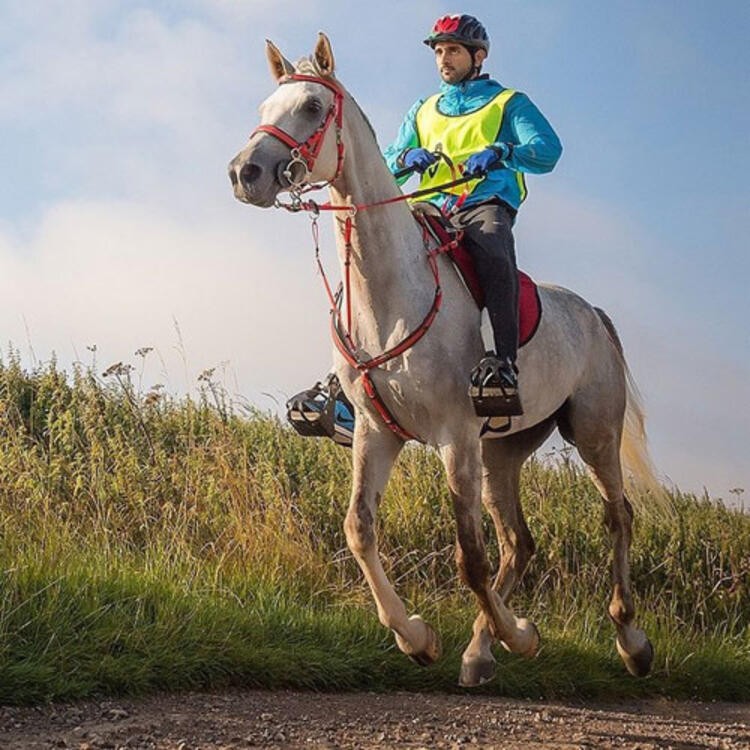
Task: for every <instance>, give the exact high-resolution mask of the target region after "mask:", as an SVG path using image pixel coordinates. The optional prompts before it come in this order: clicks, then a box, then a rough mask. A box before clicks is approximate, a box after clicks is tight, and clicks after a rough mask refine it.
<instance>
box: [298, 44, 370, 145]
mask: <svg viewBox="0 0 750 750" xmlns="http://www.w3.org/2000/svg"><path fill="white" fill-rule="evenodd" d="M294 69H295V71H296V72H297V73H301V74H302V75H308V76H318V77H321V76H324V75H326V76H327V75H329V74H328V73H323V71H322V70H321V69H320V67H319V66H318V63H317V61H316V60H315V58H314V57H313V56H310V57H300V59H299V60H297V62H296V63H295V64H294ZM330 77H331V78H333V80H334V81H336V83H339V80H338V79H337V78H336V76H330ZM339 85H340V83H339ZM342 88H343V87H342ZM346 95H347V97H348V98H349V99H350V101H351V102H352V103H353V104H354V106H355V107H356V108H357V110H358V111H359V114H360V115H361V117H362V119H363V120H364V121H365V124H366V125H367V127H368V129H369V130H370V133H372V137H373V138H374V139H375V143H376V144H377V143H378V135H377V133H376V132H375V128H374V127H373V126H372V123H371V122H370V118H369V117H368V116H367V115H366V114H365V113H364V110H363V109H362V107H360V106H359V104H357V100H356V99H355V98H354V97H353V96H352V95H351V93H350V92H349V91H346ZM378 148H380V145H379V144H378Z"/></svg>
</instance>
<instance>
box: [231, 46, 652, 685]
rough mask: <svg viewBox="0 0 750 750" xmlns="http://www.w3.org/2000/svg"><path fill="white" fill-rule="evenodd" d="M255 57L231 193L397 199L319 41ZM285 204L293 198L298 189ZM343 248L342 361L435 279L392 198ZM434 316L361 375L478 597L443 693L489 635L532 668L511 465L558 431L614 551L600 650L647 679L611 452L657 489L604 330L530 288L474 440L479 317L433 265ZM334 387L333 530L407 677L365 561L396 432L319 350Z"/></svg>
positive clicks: (384, 596) (406, 216)
mask: <svg viewBox="0 0 750 750" xmlns="http://www.w3.org/2000/svg"><path fill="white" fill-rule="evenodd" d="M266 53H267V57H268V62H269V65H270V69H271V73H272V75H273V77H274V79H275V80H276V81H277V83H278V84H279V85H278V86H277V88H276V90H275V91H274V92H273V93H272V94H271V96H269V97H268V98H267V99H266V100H265V101H264V102H263V104H262V105H261V108H260V114H261V125H260V126H259V128H258V129H257V130H256V131H254V132H253V134H252V136H251V137H250V140H249V142H248V144H247V145H246V146H245V147H244V148H243V149H242V151H240V152H239V154H238V155H237V156H236V157H235V158H234V159H233V160H232V161H231V163H230V165H229V174H230V178H231V181H232V185H233V188H234V194H235V197H236V198H237V199H238V200H240V201H242V202H244V203H251V204H253V205H256V206H261V207H269V206H272V205H273V204H274V202H275V201H276V200H277V196H278V195H279V194H280V193H281V192H283V191H286V190H290V188H291V190H290V192H292V194H293V196H294V195H295V194H296V192H297V191H298V190H299V189H300V188H301V187H303V186H307V185H309V184H314V183H319V182H323V183H324V184H327V185H328V186H329V191H330V201H331V204H333V205H335V206H338V207H345V206H350V205H352V204H353V203H357V204H366V203H370V202H381V201H385V200H388V199H391V198H397V197H398V196H399V195H400V194H401V192H400V190H399V188H398V186H397V185H396V182H395V180H394V178H393V176H392V175H391V173H390V172H389V171H388V168H387V167H386V164H385V161H384V160H383V157H382V156H381V153H380V150H379V148H378V144H377V142H376V138H375V135H374V133H373V130H372V127H371V126H370V124H369V122H368V121H367V118H366V117H365V115H364V114H363V112H362V111H361V110H360V108H359V107H358V106H357V104H356V102H355V101H354V99H353V98H352V97H351V96H350V95H349V94H348V93H347V92H346V90H345V89H344V88H343V87H342V86H341V84H340V83H339V82H338V80H337V79H336V78H335V77H334V58H333V53H332V50H331V45H330V42H329V40H328V38H327V37H326V36H325V35H324V34H320V35H319V38H318V41H317V45H316V47H315V51H314V53H313V55H312V56H311V57H310V58H309V59H307V58H306V59H302V60H300V61H299V62H298V63H297V65H296V67H295V66H294V65H292V64H291V63H290V62H289V61H288V60H287V59H286V58H285V57H284V56H283V55H282V54H281V53H280V52H279V50H278V49H277V48H276V47H275V46H274V45H273V44H272V43H271V42H267V47H266ZM297 199H299V196H298V195H297ZM347 215H348V216H350V218H353V221H352V231H351V233H350V234H351V237H350V241H349V243H348V245H349V250H348V253H349V255H350V260H351V263H350V265H349V266H348V267H346V268H344V264H346V262H347V242H346V241H345V239H344V237H343V234H344V233H343V232H342V231H338V232H337V238H338V239H337V244H338V253H339V257H340V261H341V263H342V273H344V272H346V273H347V274H350V278H351V288H350V297H351V330H350V334H351V341H352V344H353V346H354V347H355V348H356V356H357V358H358V360H359V361H363V360H367V359H368V358H371V357H375V356H377V355H378V354H380V353H382V352H384V351H386V350H388V349H390V348H391V347H394V346H396V345H397V344H398V343H399V342H401V341H403V340H404V339H405V338H406V337H407V336H408V334H409V332H411V331H414V330H415V329H417V328H418V327H419V326H420V324H421V323H422V322H423V320H424V319H425V316H426V314H427V312H428V311H429V310H430V309H431V305H433V301H434V299H435V290H436V282H435V278H434V276H433V273H432V272H431V270H430V267H429V265H428V263H427V260H426V254H425V244H424V238H423V235H422V231H421V229H420V228H419V226H418V225H417V223H416V222H415V220H414V218H413V216H412V214H411V211H410V210H409V208H408V207H407V205H406V204H405V203H403V202H396V203H389V204H387V205H379V206H376V207H372V208H370V209H369V210H360V211H358V212H356V215H354V214H353V212H352V213H351V214H349V213H347V212H345V211H342V212H340V213H338V214H335V219H336V223H337V225H338V226H339V229H340V228H341V226H342V225H343V223H344V222H343V220H342V216H347ZM437 263H438V269H439V271H440V284H441V286H442V291H443V299H444V302H443V305H442V308H441V309H440V312H439V314H438V315H437V316H436V317H435V319H434V322H433V323H432V326H431V328H430V330H429V332H428V333H427V334H426V335H425V336H424V337H423V338H421V339H420V340H419V341H418V342H416V343H415V344H414V345H413V346H412V347H411V348H409V349H408V350H407V351H405V352H403V354H400V355H399V356H396V357H394V358H391V359H390V360H389V361H387V362H386V363H384V364H383V365H382V366H380V367H378V368H376V369H374V370H372V371H371V375H372V382H373V383H374V385H375V386H376V388H377V390H378V392H379V394H380V398H381V400H382V402H383V404H384V405H385V407H386V408H387V410H388V411H389V412H390V414H391V415H393V417H394V418H395V420H396V421H397V422H398V425H400V427H401V428H402V429H403V430H405V431H407V432H408V433H410V434H411V435H414V436H417V437H418V438H419V439H420V440H421V441H422V442H424V443H425V444H428V445H431V446H433V447H434V448H435V449H437V451H438V452H439V455H440V457H441V459H442V461H443V463H444V465H445V470H446V475H447V479H448V486H449V488H450V494H451V498H452V501H453V505H454V511H455V517H456V524H457V548H456V560H457V564H458V568H459V572H460V575H461V577H462V580H463V581H464V582H465V583H466V584H467V585H468V586H469V587H470V588H471V590H472V591H473V592H474V594H475V595H476V597H477V600H478V602H479V607H480V612H479V615H478V617H477V619H476V621H475V622H474V628H473V637H472V639H471V642H470V643H469V645H468V647H467V648H466V650H465V652H464V654H463V658H462V666H461V674H460V682H461V684H462V685H465V686H472V685H478V684H480V683H482V682H485V681H486V680H488V679H490V678H491V677H492V676H493V674H494V670H495V659H494V657H493V655H492V652H491V645H492V642H493V639H497V640H499V641H500V642H501V643H502V645H503V646H504V647H505V648H506V649H508V650H509V651H512V652H514V653H518V654H522V655H524V656H533V655H534V654H535V653H536V651H537V649H538V646H539V633H538V631H537V628H536V626H535V625H534V624H533V623H531V622H529V621H528V620H526V619H524V618H520V617H517V616H516V615H515V614H514V613H513V612H512V611H511V609H510V607H509V605H508V600H509V597H510V594H511V592H512V590H513V588H514V586H515V585H516V584H517V582H518V581H519V579H520V578H521V576H522V574H523V572H524V569H525V568H526V566H527V564H528V562H529V560H530V558H531V556H532V554H533V551H534V542H533V540H532V538H531V534H530V533H529V529H528V527H527V525H526V522H525V521H524V518H523V513H522V510H521V505H520V500H519V477H520V472H521V466H522V465H523V463H524V461H525V460H526V459H527V458H528V456H529V455H530V454H531V453H532V452H533V451H534V450H535V449H536V448H537V447H539V445H540V444H541V443H542V442H543V441H544V440H545V439H546V438H547V437H548V436H549V435H550V433H551V432H552V431H553V429H554V428H555V427H557V428H558V429H559V430H560V432H561V433H562V435H563V436H564V437H565V438H566V439H567V440H568V441H570V442H572V443H574V444H575V445H576V447H577V449H578V452H579V453H580V455H581V458H582V459H583V461H584V462H585V463H586V464H587V466H588V467H589V469H590V473H591V475H592V478H593V480H594V482H595V483H596V486H597V488H598V489H599V491H600V493H601V495H602V498H603V500H604V510H605V522H606V525H607V527H608V529H609V530H610V532H611V535H612V539H613V545H614V562H613V588H614V590H613V594H612V598H611V601H610V604H609V616H610V617H611V619H612V621H613V622H614V625H615V628H616V631H617V636H616V643H617V650H618V652H619V653H620V656H621V657H622V659H623V661H624V663H625V665H626V667H627V669H628V670H629V671H630V672H631V673H632V674H634V675H637V676H642V675H645V674H647V673H648V671H649V669H650V667H651V662H652V659H653V649H652V646H651V643H650V642H649V640H648V638H647V637H646V635H645V634H644V632H643V631H642V630H641V629H639V628H638V627H636V625H635V623H634V618H635V611H634V607H633V599H632V596H631V590H630V575H629V563H628V550H629V546H630V539H631V522H632V509H631V506H630V503H629V502H628V500H627V498H626V497H625V495H624V489H623V471H622V468H621V466H622V464H621V457H622V459H623V462H624V463H625V465H626V468H628V470H629V471H630V472H631V473H633V474H635V475H636V476H639V475H640V477H641V478H642V479H644V480H649V481H652V482H653V483H654V485H655V484H656V481H655V479H654V476H653V473H652V472H651V470H650V468H649V467H650V463H649V460H648V456H647V453H646V446H645V437H644V432H643V418H644V417H643V410H642V408H641V407H640V405H639V403H638V399H637V394H636V391H635V389H634V386H633V385H632V382H631V380H630V376H629V373H628V369H627V365H626V364H625V360H624V358H623V353H622V347H621V345H620V342H619V340H618V337H617V334H616V332H615V329H614V326H613V325H612V323H611V322H610V320H609V318H608V317H607V316H606V315H605V314H604V313H603V312H602V311H601V310H599V309H597V308H594V307H592V306H591V305H590V304H589V303H588V302H586V301H585V300H583V299H581V297H579V296H577V295H576V294H574V293H573V292H570V291H568V290H566V289H562V288H560V287H556V286H548V285H540V290H539V293H540V298H541V302H542V309H543V315H542V319H541V323H540V325H539V328H538V330H537V332H536V334H535V335H534V337H533V339H532V340H531V341H530V342H529V343H528V344H527V345H525V346H524V347H523V348H522V349H521V350H520V352H519V359H518V364H519V369H520V383H519V390H520V395H521V399H522V402H523V405H524V410H525V413H524V415H523V416H522V417H519V418H514V419H513V425H512V428H511V430H510V431H509V432H508V433H507V434H506V435H505V436H504V437H502V438H500V439H495V440H480V439H479V431H480V427H481V424H482V420H481V419H480V418H478V417H477V416H476V415H475V413H474V409H473V406H472V402H471V400H470V398H469V396H468V395H467V385H468V383H467V378H468V373H469V372H470V370H471V368H472V367H473V366H474V364H475V363H476V362H477V360H478V358H479V357H480V355H481V354H482V352H483V347H482V341H481V335H480V313H479V310H478V309H477V306H476V304H475V303H474V301H473V299H472V298H471V296H470V295H469V293H468V292H467V290H466V288H465V286H464V285H463V283H462V282H461V280H460V279H459V277H458V275H457V273H456V272H455V270H454V268H453V267H452V264H451V263H450V262H449V261H448V260H447V259H446V258H445V257H442V256H441V257H438V258H437ZM334 363H335V368H336V372H337V374H338V377H339V379H340V381H341V383H342V386H343V389H344V391H345V393H346V395H347V396H348V398H349V399H350V400H351V402H352V403H353V404H354V406H355V409H356V426H355V431H354V444H353V449H352V462H353V487H352V494H351V502H350V505H349V510H348V512H347V515H346V520H345V524H344V528H345V531H346V539H347V543H348V546H349V548H350V549H351V551H352V553H353V555H354V556H355V558H356V560H357V562H358V563H359V565H360V567H361V569H362V571H363V573H364V575H365V578H366V579H367V583H368V584H369V586H370V588H371V590H372V594H373V596H374V598H375V603H376V605H377V610H378V616H379V618H380V622H381V623H382V624H383V625H385V626H386V627H388V628H390V629H391V630H392V631H393V632H394V634H395V637H396V641H397V643H398V646H399V648H400V649H401V650H402V651H403V652H404V653H406V654H407V655H409V656H410V657H411V658H412V659H414V660H415V661H416V662H418V663H419V664H422V665H427V664H430V663H431V662H433V661H434V660H435V659H437V658H438V656H439V655H440V642H439V639H438V637H437V635H436V633H435V631H434V630H433V629H432V627H431V626H430V625H429V624H428V623H426V622H425V621H424V620H423V619H422V618H421V617H419V616H418V615H412V616H411V617H409V616H408V614H407V611H406V607H405V606H404V603H403V601H402V600H401V599H400V598H399V597H398V595H397V594H396V592H395V590H394V588H393V586H392V584H391V583H390V581H389V580H388V578H387V576H386V574H385V572H384V570H383V567H382V564H381V561H380V557H379V554H378V549H377V540H376V536H375V531H374V521H375V514H376V513H377V510H378V506H379V503H380V500H381V497H382V493H383V490H384V488H385V485H386V482H387V480H388V477H389V475H390V472H391V469H392V467H393V464H394V461H395V460H396V457H397V456H398V454H399V451H400V450H401V449H402V447H403V445H404V442H405V441H404V438H403V434H402V436H399V435H398V434H395V433H394V431H392V430H391V429H389V428H388V427H387V426H386V424H385V423H384V420H383V417H382V414H381V413H380V412H379V411H378V410H377V409H376V408H374V403H373V401H372V399H371V398H370V397H369V396H368V395H367V393H366V392H365V388H364V384H363V379H362V378H361V377H360V371H359V370H357V369H356V368H355V367H353V366H352V364H351V358H348V357H345V356H343V355H342V353H341V351H340V350H339V349H335V350H334ZM482 503H484V506H485V507H486V509H487V510H488V511H489V513H490V515H491V516H492V519H493V521H494V523H495V526H496V530H497V537H498V541H499V545H500V550H501V560H500V566H499V571H498V574H497V577H496V578H495V580H494V582H493V581H492V580H491V577H490V565H489V562H488V559H487V554H486V551H485V541H484V538H483V533H482V526H481V504H482Z"/></svg>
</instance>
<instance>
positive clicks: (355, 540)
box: [344, 419, 441, 666]
mask: <svg viewBox="0 0 750 750" xmlns="http://www.w3.org/2000/svg"><path fill="white" fill-rule="evenodd" d="M402 446H403V443H402V442H401V441H400V440H399V439H398V438H396V437H395V436H394V435H392V434H391V433H384V432H376V431H372V430H371V429H370V428H369V426H367V425H366V420H365V419H361V420H360V419H358V420H357V422H356V427H355V437H354V445H353V456H352V460H353V469H354V470H353V477H352V494H351V501H350V503H349V509H348V511H347V514H346V519H345V521H344V531H345V533H346V541H347V545H348V547H349V549H350V550H351V552H352V554H353V555H354V558H355V559H356V561H357V563H358V564H359V567H360V568H361V570H362V572H363V573H364V576H365V579H366V580H367V583H368V585H369V586H370V590H371V591H372V595H373V598H374V599H375V604H376V606H377V610H378V619H379V620H380V622H381V623H382V624H383V625H385V627H387V628H390V629H391V630H392V631H393V633H394V635H395V638H396V643H397V644H398V647H399V648H400V649H401V651H403V652H404V653H405V654H406V655H407V656H409V657H410V658H411V659H413V660H414V661H416V662H417V663H418V664H420V665H421V666H427V665H429V664H431V663H432V662H434V661H435V660H436V659H438V658H439V656H440V651H441V647H440V641H439V638H438V636H437V634H436V633H435V631H434V630H433V629H432V627H431V626H430V625H428V624H427V623H426V622H424V620H422V618H421V617H419V615H413V616H412V617H408V616H407V613H406V607H405V606H404V603H403V601H401V599H400V598H399V597H398V595H397V594H396V592H395V590H394V588H393V586H392V584H391V582H390V581H389V580H388V577H387V576H386V574H385V571H384V570H383V565H382V563H381V560H380V556H379V554H378V547H377V537H376V534H375V515H376V513H377V509H378V505H379V503H380V498H381V495H382V492H383V490H384V488H385V485H386V483H387V481H388V477H389V476H390V472H391V469H392V467H393V463H394V461H395V460H396V458H397V456H398V454H399V452H400V450H401V448H402Z"/></svg>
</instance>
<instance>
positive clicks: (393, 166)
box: [383, 76, 562, 209]
mask: <svg viewBox="0 0 750 750" xmlns="http://www.w3.org/2000/svg"><path fill="white" fill-rule="evenodd" d="M503 89H504V87H503V86H501V85H500V84H499V83H498V82H497V81H494V80H492V79H491V78H489V77H488V76H481V77H479V78H474V79H472V80H470V81H465V82H464V83H459V84H451V83H442V84H441V86H440V91H441V93H442V96H441V97H440V100H439V101H438V109H439V110H440V112H442V113H443V114H446V115H451V116H456V115H462V114H467V113H469V112H473V111H474V110H477V109H479V108H480V107H483V106H484V105H485V104H486V103H487V102H488V101H489V100H490V99H492V98H493V97H495V96H496V95H497V94H498V93H499V92H500V91H502V90H503ZM424 101H425V99H419V100H418V101H417V102H415V104H414V105H413V106H412V107H411V109H410V110H409V111H408V112H407V113H406V117H405V118H404V120H403V122H402V123H401V127H400V128H399V131H398V135H397V136H396V140H395V141H394V142H393V143H392V144H391V145H390V146H388V147H387V148H386V149H385V151H384V152H383V155H384V157H385V160H386V163H387V164H388V168H389V169H390V170H391V172H396V171H397V170H398V169H399V167H400V166H401V165H399V163H398V159H399V157H400V156H401V155H402V154H403V152H404V151H405V150H406V149H409V148H416V147H418V146H419V145H420V143H419V137H418V134H417V128H416V117H417V112H418V111H419V108H420V107H421V106H422V104H423V103H424ZM504 144H512V145H513V150H512V153H511V155H510V156H509V158H507V159H504V160H503V162H502V164H503V166H504V167H505V169H493V170H491V171H490V173H489V175H488V176H487V177H486V178H485V179H483V180H481V181H480V182H479V183H477V185H476V187H475V188H474V190H473V191H472V193H471V195H469V196H468V198H467V199H466V201H465V203H464V205H471V204H473V203H480V202H481V201H485V200H488V199H489V198H493V197H497V198H500V199H501V200H503V201H505V202H506V203H508V204H510V205H511V206H513V208H515V209H518V207H519V206H520V205H521V201H522V200H523V198H524V197H525V196H524V195H522V189H521V187H520V186H519V180H518V179H517V175H516V173H517V172H521V173H529V174H544V173H545V172H551V171H552V169H553V168H554V166H555V164H557V160H558V159H559V158H560V154H561V153H562V146H561V144H560V139H559V138H558V137H557V135H556V134H555V131H554V130H553V129H552V126H551V125H550V124H549V122H547V120H546V118H545V117H544V115H543V114H542V113H541V112H540V111H539V110H538V109H537V108H536V106H535V105H534V104H533V103H532V101H531V99H529V98H528V96H526V94H522V93H521V92H520V91H519V92H517V93H516V94H515V95H514V96H513V97H512V98H511V99H510V101H508V103H507V105H506V107H505V114H504V116H503V122H502V124H501V126H500V132H499V133H498V134H497V138H496V139H495V141H494V143H492V144H487V145H488V146H489V145H493V146H498V147H500V148H502V147H503V145H504ZM506 152H507V149H506ZM448 155H449V156H450V154H448ZM407 179H408V177H403V178H402V179H400V180H399V184H401V183H403V182H405V181H406V180H407ZM427 200H429V201H431V202H432V203H435V204H436V205H438V206H440V207H443V206H445V208H450V206H451V203H452V202H454V201H455V200H456V196H454V195H449V194H445V193H438V194H436V195H432V196H427Z"/></svg>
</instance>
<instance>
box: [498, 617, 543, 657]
mask: <svg viewBox="0 0 750 750" xmlns="http://www.w3.org/2000/svg"><path fill="white" fill-rule="evenodd" d="M517 626H518V629H519V630H521V631H522V633H523V634H522V636H521V637H520V638H518V639H516V642H515V645H514V647H513V648H511V647H510V646H509V645H508V644H507V643H506V642H505V641H500V643H501V644H502V646H503V648H504V649H505V650H506V651H510V652H511V653H513V654H518V655H519V656H523V657H524V658H525V659H533V658H534V657H535V656H536V655H537V653H538V652H539V646H540V645H541V643H542V636H541V634H540V633H539V628H537V626H536V625H535V624H534V623H533V622H529V621H528V620H526V619H523V620H518V621H517Z"/></svg>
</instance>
